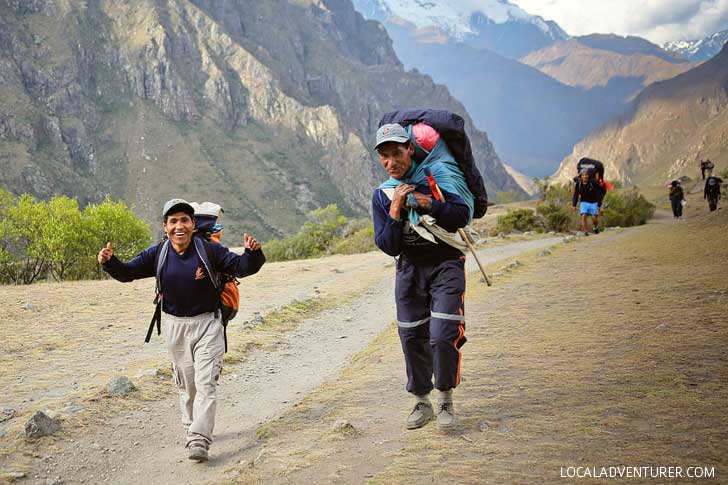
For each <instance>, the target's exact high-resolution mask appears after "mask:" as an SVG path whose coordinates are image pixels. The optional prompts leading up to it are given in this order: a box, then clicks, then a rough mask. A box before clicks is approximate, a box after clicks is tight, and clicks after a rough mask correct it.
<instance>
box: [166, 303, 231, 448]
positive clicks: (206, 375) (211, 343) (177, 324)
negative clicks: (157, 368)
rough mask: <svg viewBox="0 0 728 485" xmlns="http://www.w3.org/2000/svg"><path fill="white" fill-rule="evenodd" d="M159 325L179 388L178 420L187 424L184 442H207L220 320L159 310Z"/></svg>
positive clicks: (213, 405)
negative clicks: (180, 416) (160, 325)
mask: <svg viewBox="0 0 728 485" xmlns="http://www.w3.org/2000/svg"><path fill="white" fill-rule="evenodd" d="M162 325H163V328H164V338H165V339H166V341H167V350H169V355H170V357H171V358H172V366H173V373H174V380H175V383H176V384H177V389H178V390H179V404H180V410H181V411H182V424H184V425H185V426H188V429H187V444H189V443H190V442H191V441H194V440H204V441H205V442H207V444H208V445H209V444H210V443H212V430H213V428H214V427H215V409H216V407H217V396H216V391H217V380H218V378H219V377H220V372H221V371H222V358H223V354H224V353H225V341H224V339H223V333H222V321H221V320H220V317H218V318H215V314H214V313H203V314H201V315H196V316H194V317H176V316H174V315H169V314H167V313H163V314H162Z"/></svg>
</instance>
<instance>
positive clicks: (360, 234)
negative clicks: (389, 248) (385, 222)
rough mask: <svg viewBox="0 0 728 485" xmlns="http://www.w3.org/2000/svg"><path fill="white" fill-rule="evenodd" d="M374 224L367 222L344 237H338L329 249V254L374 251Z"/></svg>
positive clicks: (375, 247)
mask: <svg viewBox="0 0 728 485" xmlns="http://www.w3.org/2000/svg"><path fill="white" fill-rule="evenodd" d="M376 249H377V246H376V244H374V224H373V223H371V222H370V223H369V224H367V225H366V226H365V227H362V228H361V229H358V230H356V231H354V232H353V233H351V234H349V235H348V236H346V237H343V238H341V239H338V240H337V241H336V242H335V243H334V245H333V246H332V247H331V250H330V251H329V252H330V253H331V254H357V253H367V252H369V251H375V250H376Z"/></svg>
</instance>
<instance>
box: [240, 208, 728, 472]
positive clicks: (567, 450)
mask: <svg viewBox="0 0 728 485" xmlns="http://www.w3.org/2000/svg"><path fill="white" fill-rule="evenodd" d="M692 202H693V201H692V200H691V205H690V206H689V207H691V206H692V207H693V210H692V211H689V212H688V213H687V214H686V215H687V217H688V220H686V221H681V222H679V223H674V224H672V223H670V224H651V225H649V226H646V227H642V228H637V229H632V230H627V231H620V232H613V233H607V234H604V235H601V236H599V237H590V238H587V239H584V240H581V241H580V242H577V243H573V244H568V245H563V246H561V247H560V248H559V249H557V250H556V251H554V252H553V254H552V255H551V256H548V257H536V256H533V255H531V256H529V257H527V258H523V257H519V260H522V261H523V262H524V263H525V264H524V265H523V266H522V267H519V268H518V269H516V270H514V271H512V272H510V273H508V274H506V275H504V277H503V278H499V279H498V280H497V281H496V285H495V286H494V287H492V288H487V287H485V286H483V285H471V286H470V289H469V292H468V296H467V303H466V306H467V312H466V315H467V321H468V332H467V335H468V338H469V342H468V344H467V345H466V346H465V347H464V366H463V382H462V385H461V387H460V388H459V389H458V390H457V391H456V409H457V411H458V416H459V420H460V422H459V429H458V431H457V432H456V433H453V434H451V435H441V434H439V433H438V432H437V430H436V428H435V426H433V425H429V426H426V427H425V428H423V429H421V430H416V431H411V432H406V431H404V430H403V425H402V423H403V419H404V417H405V414H406V412H407V410H408V408H409V406H410V401H409V400H408V398H407V396H405V392H404V390H403V380H402V374H403V363H402V359H401V350H400V349H399V343H398V339H397V337H396V330H395V328H394V327H391V328H390V329H388V330H387V331H386V332H385V333H383V334H382V335H381V336H380V337H379V338H378V339H377V340H376V341H375V342H373V343H372V344H371V345H370V346H369V347H368V348H367V349H366V350H365V351H364V352H362V353H360V354H359V355H357V357H356V358H355V359H354V360H353V363H352V364H351V366H350V367H349V368H348V369H347V370H346V371H345V372H344V374H343V375H342V377H341V378H340V379H339V380H337V381H336V382H332V383H329V384H326V385H324V386H322V387H321V388H320V389H319V390H318V391H317V392H315V393H313V394H311V395H309V396H308V397H307V398H306V399H305V400H304V401H303V403H301V404H300V405H299V406H298V407H296V408H295V409H294V410H292V411H291V412H289V413H287V414H286V415H285V416H283V417H282V419H280V420H278V421H276V422H274V423H271V424H270V426H271V428H270V430H271V432H270V434H268V435H267V436H268V437H267V438H266V439H264V440H263V441H265V443H266V445H267V448H268V458H267V459H266V460H265V461H264V463H262V464H261V465H260V466H259V467H257V468H254V469H247V468H246V469H245V470H244V471H243V470H239V476H238V478H237V481H238V482H240V483H255V482H256V481H259V482H260V481H263V482H266V483H293V482H295V483H301V482H306V481H310V482H313V483H333V482H342V483H344V482H348V483H361V482H365V481H370V482H371V483H387V484H389V483H413V482H418V483H419V482H434V483H443V482H448V483H484V482H485V483H548V482H554V481H557V480H559V473H560V467H561V466H572V465H573V466H585V465H586V466H609V465H634V466H640V465H648V466H649V465H653V466H657V465H665V466H671V465H672V466H683V467H687V466H691V465H708V466H715V469H716V473H718V474H719V475H718V476H722V474H723V473H725V470H726V467H728V459H727V458H726V457H728V445H727V443H728V423H727V422H726V418H725V416H726V413H727V412H728V389H727V388H726V386H725V382H728V366H727V365H726V363H727V362H726V360H727V357H726V354H725V348H726V346H727V345H728V318H726V305H727V304H728V280H727V279H726V276H725V268H726V267H727V263H728V238H726V237H725V234H726V230H728V212H723V211H718V212H716V213H712V214H708V213H706V212H705V210H704V209H703V208H702V207H701V206H700V205H699V203H698V202H699V201H694V202H695V203H694V204H693V203H692ZM701 209H702V210H701ZM337 418H345V419H347V420H349V421H350V422H352V424H354V426H356V427H357V428H358V429H359V431H360V433H359V434H358V435H356V436H352V437H347V438H345V439H343V440H334V439H331V431H330V429H331V425H332V424H333V422H334V421H335V420H336V419H337ZM481 428H482V429H484V431H481ZM255 451H257V450H255Z"/></svg>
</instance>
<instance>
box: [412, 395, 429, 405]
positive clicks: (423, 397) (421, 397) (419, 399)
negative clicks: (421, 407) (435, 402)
mask: <svg viewBox="0 0 728 485" xmlns="http://www.w3.org/2000/svg"><path fill="white" fill-rule="evenodd" d="M414 396H415V402H416V403H419V402H423V403H425V404H430V394H429V393H428V394H415V395H414Z"/></svg>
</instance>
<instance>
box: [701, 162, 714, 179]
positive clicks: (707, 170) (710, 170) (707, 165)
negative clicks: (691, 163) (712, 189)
mask: <svg viewBox="0 0 728 485" xmlns="http://www.w3.org/2000/svg"><path fill="white" fill-rule="evenodd" d="M714 168H715V164H713V162H711V161H710V159H707V160H706V161H705V176H703V180H706V179H707V178H708V177H710V176H711V175H713V169H714Z"/></svg>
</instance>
